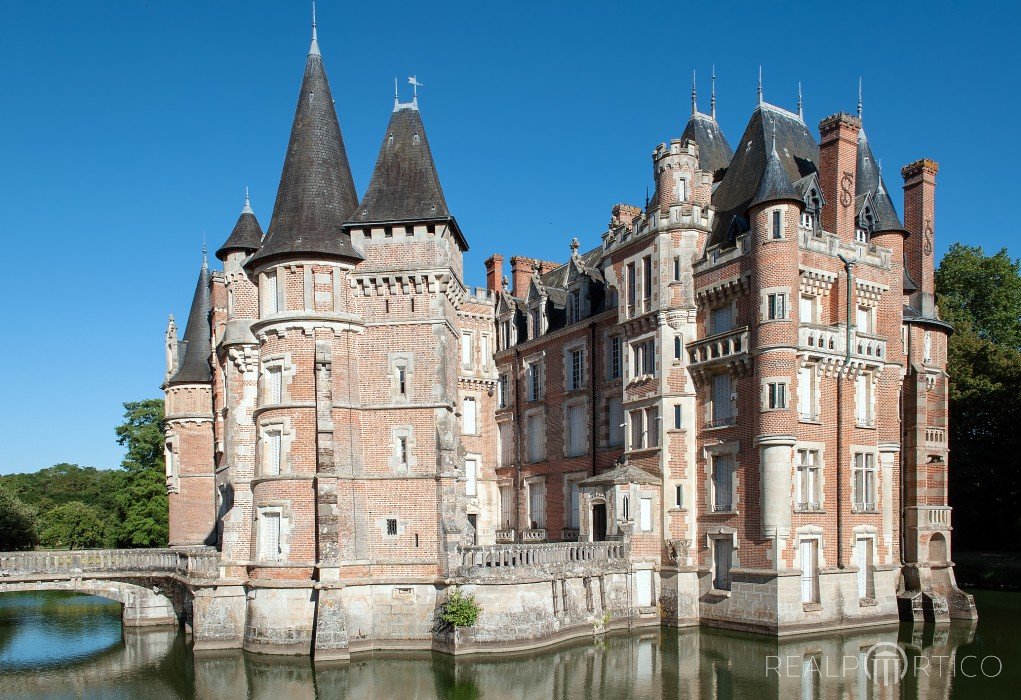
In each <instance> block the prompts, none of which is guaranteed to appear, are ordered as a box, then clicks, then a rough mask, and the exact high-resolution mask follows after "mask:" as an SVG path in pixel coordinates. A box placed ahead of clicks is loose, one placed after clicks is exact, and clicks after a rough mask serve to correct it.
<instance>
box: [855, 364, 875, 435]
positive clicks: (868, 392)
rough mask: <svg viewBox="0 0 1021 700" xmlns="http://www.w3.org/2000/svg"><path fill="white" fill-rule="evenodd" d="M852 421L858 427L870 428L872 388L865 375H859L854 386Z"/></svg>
mask: <svg viewBox="0 0 1021 700" xmlns="http://www.w3.org/2000/svg"><path fill="white" fill-rule="evenodd" d="M854 419H855V422H856V423H857V424H858V425H859V426H864V427H871V426H872V425H873V420H872V386H871V382H870V381H869V376H868V375H867V374H860V375H858V378H857V379H855V384H854Z"/></svg>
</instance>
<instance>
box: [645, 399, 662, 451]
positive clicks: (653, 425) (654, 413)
mask: <svg viewBox="0 0 1021 700" xmlns="http://www.w3.org/2000/svg"><path fill="white" fill-rule="evenodd" d="M645 427H646V430H647V431H648V433H649V435H648V443H649V447H659V408H658V407H656V406H653V407H652V408H647V409H645Z"/></svg>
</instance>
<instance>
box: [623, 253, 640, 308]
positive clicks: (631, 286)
mask: <svg viewBox="0 0 1021 700" xmlns="http://www.w3.org/2000/svg"><path fill="white" fill-rule="evenodd" d="M625 275H626V286H627V314H626V317H627V318H630V317H632V316H634V315H635V312H636V311H637V308H636V304H637V301H638V271H637V267H636V266H635V263H633V262H630V263H628V264H627V268H626V272H625Z"/></svg>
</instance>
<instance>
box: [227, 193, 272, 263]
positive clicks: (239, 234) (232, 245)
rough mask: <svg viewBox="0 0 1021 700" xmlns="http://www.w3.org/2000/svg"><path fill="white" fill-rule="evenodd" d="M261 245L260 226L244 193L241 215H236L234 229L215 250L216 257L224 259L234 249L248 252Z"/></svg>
mask: <svg viewBox="0 0 1021 700" xmlns="http://www.w3.org/2000/svg"><path fill="white" fill-rule="evenodd" d="M261 246H262V226H260V225H259V220H258V219H256V218H255V212H253V211H252V205H251V202H250V201H249V200H248V194H247V193H246V194H245V206H244V208H243V209H242V210H241V216H239V217H238V220H237V223H236V224H234V230H233V231H231V232H230V235H229V236H228V237H227V240H226V241H224V243H223V245H222V246H220V249H219V250H218V251H216V257H217V258H219V259H220V260H225V259H226V258H227V255H228V254H230V253H232V252H234V251H238V250H241V251H244V252H250V251H255V250H258V249H259V248H260V247H261Z"/></svg>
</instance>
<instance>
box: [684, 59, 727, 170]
mask: <svg viewBox="0 0 1021 700" xmlns="http://www.w3.org/2000/svg"><path fill="white" fill-rule="evenodd" d="M691 80H692V84H691V117H689V118H688V123H687V124H686V125H685V126H684V131H683V132H681V143H684V142H685V141H694V142H695V144H696V145H697V146H698V163H699V169H701V170H704V171H706V172H710V173H712V174H713V181H714V182H718V181H719V180H720V179H722V178H723V174H724V173H725V172H726V170H727V166H728V165H730V159H731V158H733V157H734V151H733V149H731V147H730V144H729V143H727V137H726V136H724V135H723V130H722V129H720V125H719V123H718V122H717V121H716V66H713V77H712V81H713V83H712V84H713V89H712V97H711V99H710V101H709V104H710V108H709V114H703V113H702V112H699V111H698V102H697V101H696V99H695V97H696V93H695V74H694V73H692V74H691Z"/></svg>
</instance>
